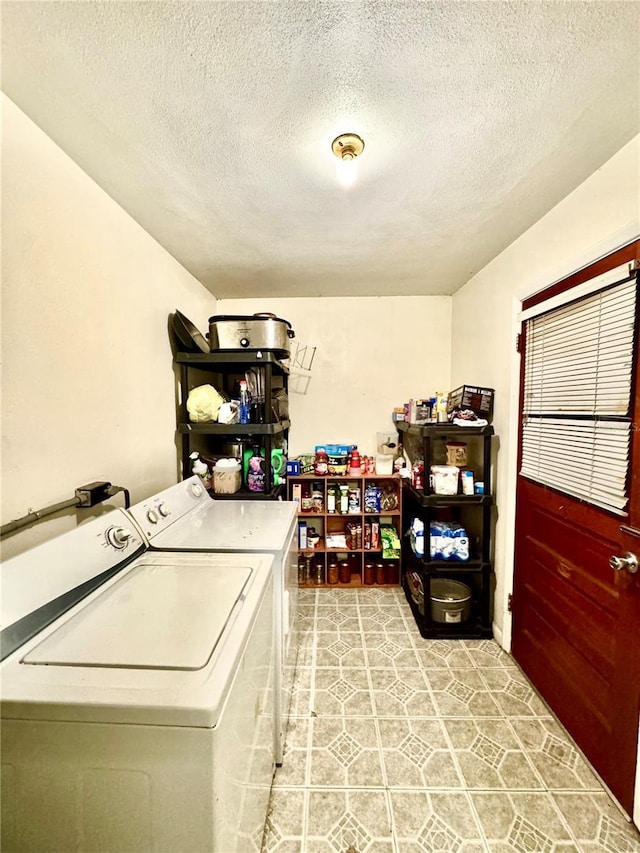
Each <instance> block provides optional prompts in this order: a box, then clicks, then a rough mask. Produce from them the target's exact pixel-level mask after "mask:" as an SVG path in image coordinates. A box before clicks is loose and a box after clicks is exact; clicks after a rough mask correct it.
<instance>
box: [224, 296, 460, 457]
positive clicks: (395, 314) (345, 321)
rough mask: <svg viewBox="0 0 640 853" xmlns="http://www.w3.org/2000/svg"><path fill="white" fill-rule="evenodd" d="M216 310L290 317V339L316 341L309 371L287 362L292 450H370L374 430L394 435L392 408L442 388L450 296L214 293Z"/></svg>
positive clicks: (445, 377) (310, 343)
mask: <svg viewBox="0 0 640 853" xmlns="http://www.w3.org/2000/svg"><path fill="white" fill-rule="evenodd" d="M392 287H393V285H392V284H390V290H391V289H392ZM217 310H218V313H220V314H253V313H256V312H259V311H271V312H273V313H274V314H276V315H277V316H278V317H282V318H284V319H285V320H288V321H289V322H290V323H291V325H292V326H293V329H294V331H295V333H296V337H295V340H294V344H295V343H296V342H298V343H301V344H306V345H308V346H315V347H316V353H315V356H314V361H313V364H312V369H311V372H310V374H309V375H304V374H301V373H299V372H296V371H295V368H292V375H291V377H290V381H289V389H290V394H289V406H290V413H291V430H290V434H289V439H290V447H289V451H290V455H292V456H294V455H298V454H300V453H305V452H307V451H310V452H313V449H314V447H315V445H316V444H323V443H334V444H357V445H358V448H359V450H360V452H361V453H365V454H367V455H371V454H373V453H375V449H376V447H375V443H376V433H377V432H383V431H385V430H389V431H390V432H391V433H392V434H394V433H395V428H394V425H393V421H392V418H391V413H392V411H393V407H394V406H400V405H402V404H403V403H404V402H405V401H406V400H408V399H409V398H410V397H427V396H431V395H432V394H433V393H434V392H435V391H436V390H440V389H447V388H448V387H449V383H450V373H451V370H450V357H451V298H450V297H449V296H405V297H394V296H388V297H367V298H362V297H355V298H349V297H345V298H337V299H333V298H326V299H307V298H305V299H302V298H300V299H219V300H218V307H217Z"/></svg>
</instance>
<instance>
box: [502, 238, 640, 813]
mask: <svg viewBox="0 0 640 853" xmlns="http://www.w3.org/2000/svg"><path fill="white" fill-rule="evenodd" d="M638 250H639V246H638V243H635V244H633V246H630V247H626V248H625V249H624V250H621V251H620V252H617V253H615V254H614V255H613V256H610V258H609V259H605V260H604V261H601V262H599V264H597V265H594V267H593V268H592V269H591V270H584V271H582V272H581V273H580V274H578V275H576V276H572V277H571V278H569V279H567V280H566V281H565V282H563V283H561V284H560V285H558V286H556V287H554V288H553V289H552V294H553V295H555V293H558V292H561V291H563V290H569V289H570V288H572V287H574V286H575V285H576V284H578V283H580V282H582V281H586V280H589V279H590V278H594V277H595V276H596V275H600V274H601V273H603V272H605V271H606V270H607V269H613V268H615V267H617V266H618V265H620V264H621V263H624V262H626V261H627V260H632V259H633V258H637V257H638ZM545 298H547V297H545V295H544V294H540V295H539V296H538V297H536V298H535V300H536V302H538V303H539V302H541V301H543V300H544V299H545ZM532 302H533V300H532ZM529 304H531V302H530V303H529ZM526 307H528V306H527V303H525V308H526ZM525 333H526V325H525ZM634 346H635V351H634V364H635V369H634V371H633V375H634V377H635V379H634V380H633V381H634V383H635V390H634V389H633V388H632V389H631V392H632V393H631V411H630V415H631V418H632V428H631V446H630V464H629V474H628V477H629V479H628V481H627V482H628V494H629V503H628V506H627V509H626V515H625V516H624V517H622V516H620V515H616V514H614V513H612V512H608V511H606V510H603V509H600V508H598V507H597V506H594V505H590V504H589V503H587V502H585V501H582V500H577V499H575V498H572V497H569V496H568V495H566V494H563V493H562V492H560V491H557V490H554V489H552V488H549V487H546V486H543V485H540V484H539V483H537V482H533V481H532V480H531V479H528V478H526V477H524V476H522V475H521V474H519V475H518V484H517V504H516V545H515V575H514V591H513V654H514V657H515V659H516V660H517V661H518V663H519V664H520V665H521V667H522V668H523V670H524V671H525V672H526V673H527V675H528V676H529V678H530V679H531V681H532V682H533V684H534V685H535V686H536V688H537V689H538V690H539V692H540V693H541V695H542V696H543V697H544V699H545V700H546V701H547V703H548V704H549V705H550V707H551V708H552V709H553V711H554V712H555V713H556V714H557V716H558V718H559V719H560V721H561V722H562V723H563V725H564V726H565V727H566V729H567V730H568V731H569V733H570V734H571V735H572V736H573V738H574V740H575V741H576V743H577V744H578V746H579V747H580V748H581V749H582V751H583V752H584V753H585V755H586V756H587V757H588V759H589V760H590V762H591V763H592V765H593V766H594V768H595V769H596V771H597V772H598V773H599V775H600V776H601V777H602V779H603V780H604V782H605V784H606V785H607V786H608V787H609V789H610V790H611V791H612V793H613V794H614V795H615V797H616V798H617V799H618V801H619V802H620V803H621V805H622V806H623V807H624V809H625V810H626V811H627V812H628V813H629V814H631V813H632V809H633V790H634V777H635V765H636V754H637V738H638V717H639V713H640V571H639V572H638V573H636V574H632V573H630V572H628V571H627V570H625V569H622V570H619V571H615V570H614V569H613V568H612V567H611V566H610V563H609V561H610V559H611V558H612V557H613V556H616V555H623V554H625V553H627V552H630V553H632V554H635V555H637V557H638V558H640V370H639V368H638V323H637V318H636V333H635V345H634ZM525 347H526V335H525ZM524 363H525V359H524V358H523V370H524ZM521 387H522V386H521ZM521 399H522V396H521ZM520 440H521V445H520V446H521V448H522V434H521V439H520ZM575 452H576V453H578V452H579V450H578V449H577V448H576V449H575Z"/></svg>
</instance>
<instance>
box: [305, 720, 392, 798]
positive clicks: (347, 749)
mask: <svg viewBox="0 0 640 853" xmlns="http://www.w3.org/2000/svg"><path fill="white" fill-rule="evenodd" d="M312 737H313V741H312V748H311V757H310V760H311V770H310V776H309V780H310V784H311V785H312V786H314V787H317V786H323V787H331V788H339V787H340V788H342V787H350V788H367V787H378V788H379V787H381V786H382V764H381V755H380V750H379V748H378V737H377V732H376V724H375V720H373V719H366V718H364V717H342V718H339V717H318V718H314V719H312Z"/></svg>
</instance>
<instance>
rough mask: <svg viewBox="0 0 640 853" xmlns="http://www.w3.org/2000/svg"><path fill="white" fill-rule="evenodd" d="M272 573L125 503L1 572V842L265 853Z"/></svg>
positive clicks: (23, 847) (259, 560)
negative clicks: (153, 530) (175, 540)
mask: <svg viewBox="0 0 640 853" xmlns="http://www.w3.org/2000/svg"><path fill="white" fill-rule="evenodd" d="M272 563H273V558H272V557H271V555H269V554H257V553H256V554H231V553H229V554H206V555H205V554H174V553H171V554H169V553H160V552H153V553H152V552H150V551H149V550H148V549H147V547H146V545H145V543H144V541H143V539H142V537H141V536H140V532H139V531H138V530H136V529H135V526H134V525H133V524H132V522H131V519H130V518H129V517H128V516H127V514H126V513H125V512H124V511H123V510H114V511H113V512H110V513H107V514H105V515H103V516H101V517H100V518H98V519H96V520H93V521H89V522H87V523H86V524H82V525H80V527H78V528H76V529H75V530H73V531H72V532H70V533H67V534H64V535H63V536H60V537H58V538H56V539H54V540H51V541H50V542H48V543H45V544H44V545H40V546H38V547H37V548H34V549H32V550H31V551H29V552H27V553H25V554H22V555H20V556H18V557H15V558H14V559H13V560H9V561H7V562H5V563H4V564H3V565H2V569H1V572H2V628H3V630H2V663H0V679H1V693H2V711H1V713H2V731H1V738H2V849H3V850H7V851H38V853H42V851H45V850H46V851H60V853H62V851H64V853H68V851H71V850H79V851H101V853H115V851H117V853H124V851H132V853H133V851H136V853H146V852H147V851H154V853H157V851H164V853H176V851H184V853H190V851H194V853H195V851H198V853H201V851H203V852H204V851H212V853H227V851H238V853H245V851H250V850H259V849H260V840H261V835H262V830H263V826H264V822H265V818H266V813H267V806H268V798H269V792H270V787H271V781H272V777H273V766H274V755H273V742H272V738H271V731H272V729H273V672H274V662H273V634H274V631H273V573H272Z"/></svg>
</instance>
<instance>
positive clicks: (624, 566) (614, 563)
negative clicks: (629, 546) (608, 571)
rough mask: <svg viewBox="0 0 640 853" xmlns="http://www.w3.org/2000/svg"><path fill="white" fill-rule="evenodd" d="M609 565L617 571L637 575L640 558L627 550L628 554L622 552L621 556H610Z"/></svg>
mask: <svg viewBox="0 0 640 853" xmlns="http://www.w3.org/2000/svg"><path fill="white" fill-rule="evenodd" d="M609 565H610V566H611V568H612V569H614V570H615V571H616V572H622V571H625V572H629V574H630V575H635V573H636V572H637V571H638V558H637V557H636V555H635V554H632V553H631V552H630V551H627V553H626V554H622V555H621V556H620V557H618V556H613V557H610V558H609Z"/></svg>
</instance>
